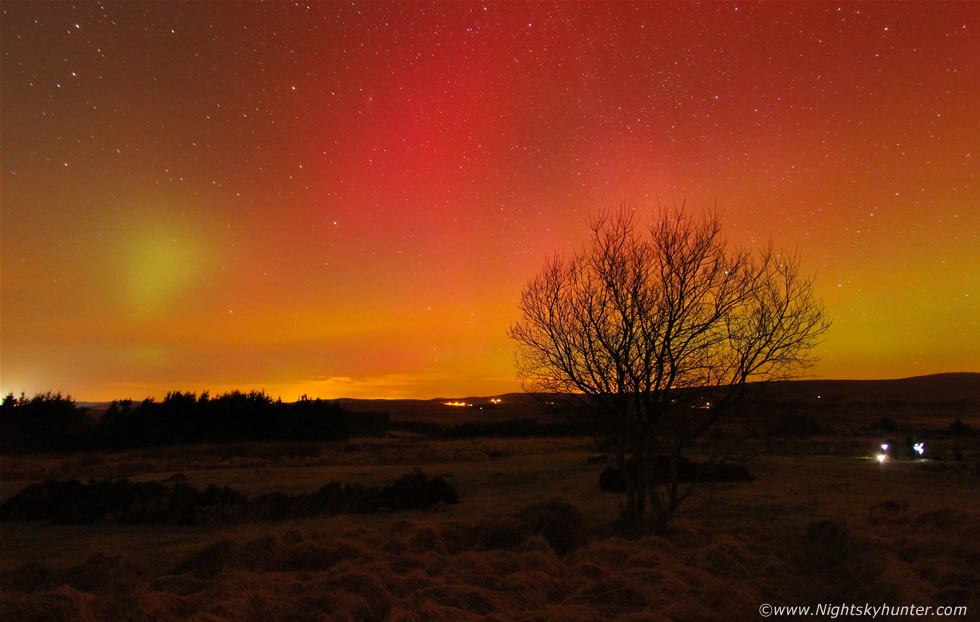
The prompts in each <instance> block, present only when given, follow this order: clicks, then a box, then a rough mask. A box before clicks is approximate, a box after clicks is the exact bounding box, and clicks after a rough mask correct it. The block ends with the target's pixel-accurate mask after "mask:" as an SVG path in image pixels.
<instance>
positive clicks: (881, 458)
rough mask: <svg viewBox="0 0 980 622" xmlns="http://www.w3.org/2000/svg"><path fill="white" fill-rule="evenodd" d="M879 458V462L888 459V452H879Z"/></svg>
mask: <svg viewBox="0 0 980 622" xmlns="http://www.w3.org/2000/svg"><path fill="white" fill-rule="evenodd" d="M877 458H878V462H884V461H885V460H888V454H878V456H877Z"/></svg>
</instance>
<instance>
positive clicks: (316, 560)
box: [0, 504, 980, 622]
mask: <svg viewBox="0 0 980 622" xmlns="http://www.w3.org/2000/svg"><path fill="white" fill-rule="evenodd" d="M544 507H545V508H546V507H552V509H554V508H557V507H564V506H557V505H552V506H548V504H544ZM516 516H523V517H526V518H527V519H528V522H527V523H521V522H519V521H518V520H517V519H516V518H515V517H516ZM541 516H551V513H549V512H548V511H546V509H543V507H542V506H541V505H540V504H539V505H536V506H531V507H529V508H525V509H524V510H521V511H519V512H515V513H514V514H513V515H508V516H504V517H498V518H497V519H484V520H482V521H475V522H466V521H448V522H440V521H437V520H435V519H433V518H432V517H417V518H416V519H414V520H410V519H392V520H391V521H389V522H388V523H383V524H381V526H378V527H374V528H370V527H366V526H363V525H356V524H352V523H350V522H349V519H333V520H332V523H331V527H330V528H329V529H325V530H322V531H320V530H317V531H304V530H300V529H297V528H291V529H286V530H283V531H282V532H281V533H274V532H273V533H266V534H260V535H254V536H252V537H238V538H225V539H222V540H219V541H217V542H215V543H213V544H211V545H209V546H207V547H204V548H202V549H200V550H198V551H196V552H194V553H192V554H190V555H188V556H186V557H185V558H184V559H183V560H181V561H180V562H178V563H177V564H176V565H175V566H174V567H172V568H171V569H170V570H169V571H168V572H167V573H165V574H162V575H159V576H152V574H151V573H148V572H147V571H146V570H145V569H143V568H142V567H141V566H140V565H139V564H138V563H135V562H133V561H132V560H131V559H129V558H127V557H125V556H116V555H112V554H105V553H100V554H97V555H95V556H92V557H90V558H89V559H88V560H86V561H85V562H83V563H81V564H78V565H75V566H72V567H69V568H65V569H58V568H52V567H48V566H46V565H43V564H36V563H28V564H24V565H22V566H20V567H18V568H16V569H15V570H13V571H8V572H5V573H3V574H2V575H0V588H2V589H0V593H2V594H0V619H4V620H7V619H9V620H40V619H44V620H59V619H63V620H79V621H81V622H88V621H90V620H102V619H115V618H119V617H127V618H129V619H139V620H169V619H194V620H228V619H234V620H277V619H278V620H351V621H355V620H357V621H361V620H381V621H386V620H387V621H396V622H400V621H423V620H466V621H469V620H484V621H486V620H524V621H531V620H541V621H544V620H562V621H565V620H590V621H591V620H661V621H664V620H713V619H728V616H727V613H726V612H732V611H755V608H757V607H758V605H759V603H762V602H791V601H792V602H798V601H800V599H801V598H804V596H801V594H800V591H799V590H800V587H799V586H800V585H801V584H802V585H811V586H813V590H814V593H813V594H812V595H811V597H812V598H814V599H817V600H814V601H813V602H830V601H833V600H841V601H843V602H850V601H853V602H865V601H868V602H879V601H881V600H883V599H884V600H887V601H888V602H896V603H898V602H912V601H916V602H931V603H937V604H954V605H964V604H965V605H968V606H970V607H971V609H972V607H974V606H980V603H977V602H976V599H977V597H976V594H977V593H978V587H980V585H978V579H977V577H980V567H978V562H980V544H978V539H977V537H976V536H977V533H976V532H977V529H978V528H977V524H978V522H977V518H980V517H978V516H977V515H976V513H973V512H968V511H964V510H957V509H940V510H932V511H928V512H919V513H915V512H909V516H908V517H907V522H908V525H900V524H894V523H886V524H884V525H879V524H876V523H874V522H872V520H871V519H870V518H869V519H867V520H865V521H858V520H826V521H820V520H816V521H813V522H812V523H811V524H810V525H809V526H804V528H803V529H802V530H801V531H800V532H799V534H798V536H797V538H796V540H795V541H793V542H791V543H790V546H789V547H788V548H787V549H785V550H783V549H773V548H767V542H765V541H764V540H762V539H760V540H752V539H750V538H748V537H746V536H739V535H734V534H731V533H726V532H723V531H716V530H711V529H708V528H705V527H703V526H701V525H698V524H696V523H691V522H688V523H681V524H680V528H679V529H678V530H677V531H676V533H675V534H674V535H675V536H676V537H677V539H678V540H680V541H681V543H682V544H683V546H678V545H677V543H675V542H674V541H673V540H672V539H671V538H670V537H668V538H662V537H654V536H651V537H647V538H643V539H640V540H623V539H620V538H605V539H593V540H592V541H591V542H589V543H586V544H584V545H581V546H578V548H576V549H575V550H573V551H570V552H569V553H567V554H565V555H560V554H559V553H558V551H557V550H556V549H555V548H554V546H553V545H552V543H551V542H549V540H548V533H549V532H548V529H550V528H553V527H554V525H553V523H552V522H550V521H544V522H536V520H537V519H536V518H535V517H541ZM561 524H562V525H565V524H566V523H561ZM569 524H573V525H574V524H577V521H570V523H569ZM500 525H506V526H507V533H508V534H510V535H509V536H508V537H510V538H513V539H514V541H515V543H514V544H513V546H509V547H507V548H491V547H488V546H487V543H488V541H487V539H486V535H487V530H488V529H489V528H490V527H491V526H493V527H495V528H497V529H498V530H499V528H500ZM909 525H912V526H914V530H910V529H909V528H908V527H909ZM573 535H575V537H576V538H577V537H578V536H579V535H581V534H580V533H579V532H577V531H574V530H573ZM552 539H553V540H554V538H552ZM518 540H519V541H518ZM556 541H558V542H566V541H567V539H564V538H559V539H557V540H556ZM576 541H578V540H576ZM393 543H394V544H393ZM818 589H819V593H817V590H818Z"/></svg>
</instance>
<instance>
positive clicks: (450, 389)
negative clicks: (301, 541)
mask: <svg viewBox="0 0 980 622" xmlns="http://www.w3.org/2000/svg"><path fill="white" fill-rule="evenodd" d="M978 27H980V4H977V3H951V4H943V3H933V2H929V3H901V4H899V3H882V4H879V3H857V4H850V3H843V4H831V3H815V4H798V3H778V4H762V5H758V4H749V3H745V4H730V3H706V4H701V5H696V4H688V3H676V4H675V3H666V4H661V3H656V4H654V3H650V4H646V3H644V4H620V3H616V4H612V3H608V4H607V3H561V4H536V3H535V4H525V3H497V2H489V3H468V2H454V3H424V4H416V3H407V2H406V3H363V4H362V3H356V2H355V3H345V4H341V3H326V2H324V3H312V4H298V5H293V4H286V3H279V2H271V3H264V4H258V3H231V2H211V3H204V2H191V3H180V2H153V3H142V2H127V3H103V4H99V3H94V2H93V3H83V4H77V5H72V4H69V3H65V2H48V3H38V2H7V1H5V2H4V3H3V5H2V32H0V36H2V59H0V60H2V76H0V77H2V91H0V97H2V100H0V104H2V108H0V110H2V141H0V142H2V161H0V163H2V177H0V182H2V186H0V187H2V197H0V198H2V325H0V329H2V352H0V356H2V359H0V364H2V369H0V372H2V374H0V385H2V386H0V389H2V391H3V392H4V393H6V392H8V391H13V392H15V393H20V392H21V391H26V392H27V393H28V395H31V394H33V393H34V392H37V391H48V390H51V391H62V392H65V393H70V394H71V395H72V396H73V397H75V398H76V399H80V400H107V399H114V398H127V397H129V398H134V399H142V398H144V397H147V396H151V395H152V396H156V397H158V398H159V397H162V396H163V394H164V393H166V392H167V391H168V390H178V389H179V390H187V391H197V392H200V391H202V390H205V389H209V390H211V392H212V394H214V393H216V392H223V391H227V390H231V389H241V390H251V389H265V390H266V391H267V392H268V393H269V394H270V395H272V396H273V397H277V396H281V397H282V398H283V399H284V400H287V401H291V400H294V399H296V398H297V397H298V396H299V395H301V394H303V393H306V394H309V395H310V396H311V397H326V398H338V397H421V398H428V397H437V396H447V397H449V396H463V395H491V394H498V393H503V392H508V391H516V390H519V383H518V382H517V381H516V380H515V372H514V366H513V351H514V345H513V343H512V342H510V341H509V340H508V338H507V336H506V330H507V327H508V326H509V324H510V323H511V322H513V321H514V320H516V319H517V302H518V299H519V297H520V292H521V287H522V286H523V285H524V283H525V282H526V281H527V280H528V279H530V278H531V277H532V276H533V275H534V273H535V272H537V270H538V269H539V268H540V267H541V266H542V265H543V264H544V262H545V261H546V259H547V258H548V257H549V256H550V255H551V254H553V253H554V252H556V251H564V252H569V251H572V250H574V249H576V248H579V247H580V246H581V244H582V243H583V242H585V241H586V240H587V231H588V227H587V223H588V216H589V214H590V212H594V211H595V210H597V209H601V208H604V207H612V206H617V205H619V204H621V203H622V202H624V201H625V202H627V203H629V204H632V205H633V206H635V207H637V208H638V209H642V210H647V213H649V214H652V213H653V212H652V210H655V209H656V207H657V204H658V202H659V203H661V204H670V203H672V202H674V201H677V202H681V201H686V202H687V206H688V207H689V208H691V209H694V210H695V211H700V210H703V209H710V208H712V207H713V206H715V205H716V204H717V207H718V209H719V210H720V211H722V212H723V214H724V224H725V231H726V234H727V236H728V238H729V240H730V241H731V242H733V243H741V244H761V243H764V242H765V241H766V240H767V239H768V238H770V237H771V238H773V240H774V241H775V243H776V244H777V246H784V247H787V248H797V249H798V250H799V252H800V254H801V256H802V259H803V269H804V271H806V272H808V273H812V274H815V275H816V288H817V293H818V295H820V296H821V297H822V298H823V300H824V303H825V305H826V307H827V311H828V314H829V316H830V318H831V319H832V320H833V322H834V325H833V327H832V329H831V331H830V332H829V333H828V335H827V339H826V341H825V342H824V343H823V344H822V345H821V346H820V348H819V349H818V355H819V356H820V357H821V359H822V360H821V362H820V363H819V364H818V365H817V367H815V368H814V369H813V370H812V371H813V373H814V374H816V375H817V376H818V377H822V378H854V379H857V378H898V377H905V376H912V375H919V374H927V373H935V372H945V371H980V345H978V344H980V239H978V238H980V234H978V232H980V191H978V187H977V181H978V180H977V174H978V163H977V160H978V156H980V154H978V140H980V38H978Z"/></svg>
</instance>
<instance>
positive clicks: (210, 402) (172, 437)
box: [0, 391, 388, 453]
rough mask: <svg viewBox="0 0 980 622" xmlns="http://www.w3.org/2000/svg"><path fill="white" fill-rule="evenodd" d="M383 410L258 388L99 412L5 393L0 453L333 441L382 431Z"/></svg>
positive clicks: (63, 400) (116, 405)
mask: <svg viewBox="0 0 980 622" xmlns="http://www.w3.org/2000/svg"><path fill="white" fill-rule="evenodd" d="M387 424H388V416H387V414H386V413H358V414H357V416H356V417H352V416H350V413H348V412H347V411H345V410H344V409H343V408H341V407H340V405H338V404H337V403H336V402H328V401H324V400H320V399H316V400H311V399H306V398H305V397H304V398H303V399H301V400H299V401H298V402H294V403H285V402H282V401H281V400H273V399H272V398H271V397H269V396H268V395H266V394H265V393H263V392H257V391H252V392H251V393H241V392H238V391H234V392H231V393H225V394H223V395H219V396H217V397H213V398H212V397H211V396H210V395H209V394H208V393H206V392H205V393H202V394H201V395H200V396H197V395H195V394H194V393H181V392H179V391H174V392H171V393H168V394H167V396H166V398H165V399H164V400H163V401H162V402H156V401H154V400H153V399H146V400H143V401H142V402H139V403H134V402H133V401H131V400H121V401H115V402H112V404H111V405H110V406H109V408H108V410H106V411H105V413H104V414H102V416H101V417H98V418H96V417H94V416H92V414H91V413H90V412H89V411H88V409H85V408H80V407H79V406H78V405H77V404H76V403H75V402H74V400H72V399H71V397H63V396H62V395H61V394H60V393H58V394H52V393H45V394H39V395H36V396H35V397H33V398H27V397H25V396H21V397H19V398H18V397H14V396H13V395H12V394H10V395H7V396H6V397H5V398H4V400H3V403H2V405H0V451H2V452H4V453H31V452H56V451H79V450H91V449H112V450H118V449H131V448H136V447H153V446H160V445H178V444H188V443H233V442H241V441H333V440H344V439H347V438H348V437H349V436H351V435H352V434H367V435H381V436H383V435H384V434H385V432H386V430H387Z"/></svg>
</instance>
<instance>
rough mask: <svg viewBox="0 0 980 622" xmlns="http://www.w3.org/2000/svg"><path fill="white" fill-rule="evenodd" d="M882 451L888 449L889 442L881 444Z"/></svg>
mask: <svg viewBox="0 0 980 622" xmlns="http://www.w3.org/2000/svg"><path fill="white" fill-rule="evenodd" d="M881 451H888V443H882V444H881Z"/></svg>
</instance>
